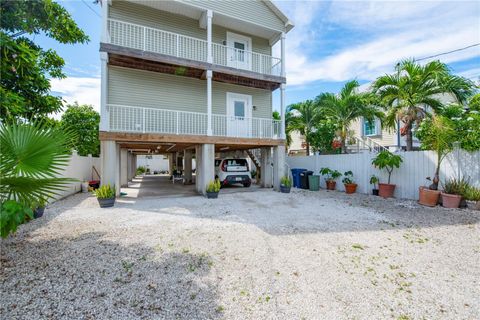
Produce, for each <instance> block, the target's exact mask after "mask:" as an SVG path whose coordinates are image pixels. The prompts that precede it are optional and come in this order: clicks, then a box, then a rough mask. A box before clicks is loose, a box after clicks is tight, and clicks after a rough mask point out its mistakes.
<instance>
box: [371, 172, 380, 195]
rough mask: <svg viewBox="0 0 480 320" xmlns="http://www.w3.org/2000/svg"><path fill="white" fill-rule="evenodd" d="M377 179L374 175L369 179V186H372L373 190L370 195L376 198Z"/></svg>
mask: <svg viewBox="0 0 480 320" xmlns="http://www.w3.org/2000/svg"><path fill="white" fill-rule="evenodd" d="M378 181H379V180H378V177H377V176H376V175H372V176H371V177H370V184H371V185H373V189H372V194H373V195H374V196H378Z"/></svg>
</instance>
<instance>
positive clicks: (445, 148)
mask: <svg viewBox="0 0 480 320" xmlns="http://www.w3.org/2000/svg"><path fill="white" fill-rule="evenodd" d="M416 136H417V137H418V139H419V140H420V142H421V143H422V149H424V150H433V151H435V153H436V154H437V165H436V168H435V174H434V176H433V180H432V184H430V186H429V187H428V188H425V187H419V201H418V202H419V203H420V204H422V205H426V206H436V205H437V202H438V198H439V196H440V191H438V184H439V182H440V165H441V164H442V161H443V159H445V157H446V156H447V155H448V154H449V153H450V152H452V151H453V145H454V142H455V141H456V140H457V134H456V132H455V130H454V129H453V126H452V122H451V120H450V119H448V118H447V117H444V116H433V117H430V118H428V119H425V120H424V121H423V122H422V124H421V125H420V128H419V129H418V130H417V132H416Z"/></svg>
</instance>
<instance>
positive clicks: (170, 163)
mask: <svg viewBox="0 0 480 320" xmlns="http://www.w3.org/2000/svg"><path fill="white" fill-rule="evenodd" d="M173 168H175V154H174V153H169V154H168V173H169V174H170V175H172V174H173Z"/></svg>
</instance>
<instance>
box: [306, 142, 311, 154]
mask: <svg viewBox="0 0 480 320" xmlns="http://www.w3.org/2000/svg"><path fill="white" fill-rule="evenodd" d="M305 144H306V149H307V156H309V155H310V143H308V142H306V143H305Z"/></svg>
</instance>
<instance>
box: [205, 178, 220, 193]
mask: <svg viewBox="0 0 480 320" xmlns="http://www.w3.org/2000/svg"><path fill="white" fill-rule="evenodd" d="M219 191H220V180H218V179H215V180H214V181H210V182H209V183H208V184H207V192H219Z"/></svg>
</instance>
